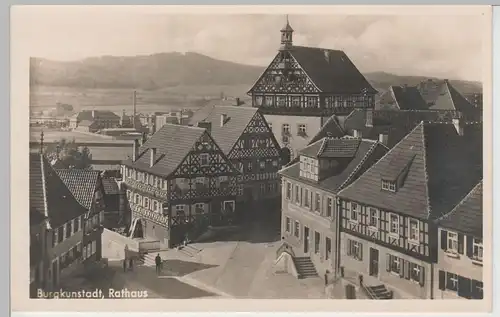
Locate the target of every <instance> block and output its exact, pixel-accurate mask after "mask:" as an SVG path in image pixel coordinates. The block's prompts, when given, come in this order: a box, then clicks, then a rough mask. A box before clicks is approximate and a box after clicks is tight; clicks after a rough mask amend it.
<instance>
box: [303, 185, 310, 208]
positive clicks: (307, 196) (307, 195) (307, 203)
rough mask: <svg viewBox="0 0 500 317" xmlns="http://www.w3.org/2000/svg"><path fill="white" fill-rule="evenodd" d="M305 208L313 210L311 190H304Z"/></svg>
mask: <svg viewBox="0 0 500 317" xmlns="http://www.w3.org/2000/svg"><path fill="white" fill-rule="evenodd" d="M304 206H305V207H309V208H311V194H310V192H309V189H307V188H306V189H304Z"/></svg>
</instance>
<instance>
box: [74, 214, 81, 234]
mask: <svg viewBox="0 0 500 317" xmlns="http://www.w3.org/2000/svg"><path fill="white" fill-rule="evenodd" d="M79 227H80V217H76V218H75V219H73V233H76V232H77V231H78V230H80V228H79Z"/></svg>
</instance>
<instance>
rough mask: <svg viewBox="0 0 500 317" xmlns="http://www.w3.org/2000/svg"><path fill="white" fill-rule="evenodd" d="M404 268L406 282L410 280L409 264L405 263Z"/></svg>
mask: <svg viewBox="0 0 500 317" xmlns="http://www.w3.org/2000/svg"><path fill="white" fill-rule="evenodd" d="M406 266H407V267H406V268H405V278H406V279H407V280H409V279H410V273H411V263H410V262H408V261H407V262H406Z"/></svg>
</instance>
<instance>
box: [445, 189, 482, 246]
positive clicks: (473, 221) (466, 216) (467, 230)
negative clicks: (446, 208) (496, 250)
mask: <svg viewBox="0 0 500 317" xmlns="http://www.w3.org/2000/svg"><path fill="white" fill-rule="evenodd" d="M438 224H439V225H440V226H441V227H443V228H447V229H452V230H457V231H459V232H461V233H464V234H469V235H472V236H474V237H477V238H482V237H483V182H482V181H481V182H479V183H478V184H477V185H476V186H475V187H474V188H473V189H472V190H471V191H470V192H469V194H467V196H465V198H464V199H463V200H462V201H461V202H460V203H458V205H457V206H456V207H455V208H454V209H453V210H452V211H451V212H449V213H447V214H446V215H444V216H443V217H442V218H440V219H439V221H438Z"/></svg>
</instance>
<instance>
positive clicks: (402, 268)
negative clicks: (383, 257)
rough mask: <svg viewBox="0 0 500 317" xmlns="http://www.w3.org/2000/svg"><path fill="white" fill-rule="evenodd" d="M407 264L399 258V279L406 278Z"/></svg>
mask: <svg viewBox="0 0 500 317" xmlns="http://www.w3.org/2000/svg"><path fill="white" fill-rule="evenodd" d="M406 263H407V262H406V261H405V260H403V259H401V258H399V277H401V278H403V277H404V276H405V264H406Z"/></svg>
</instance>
